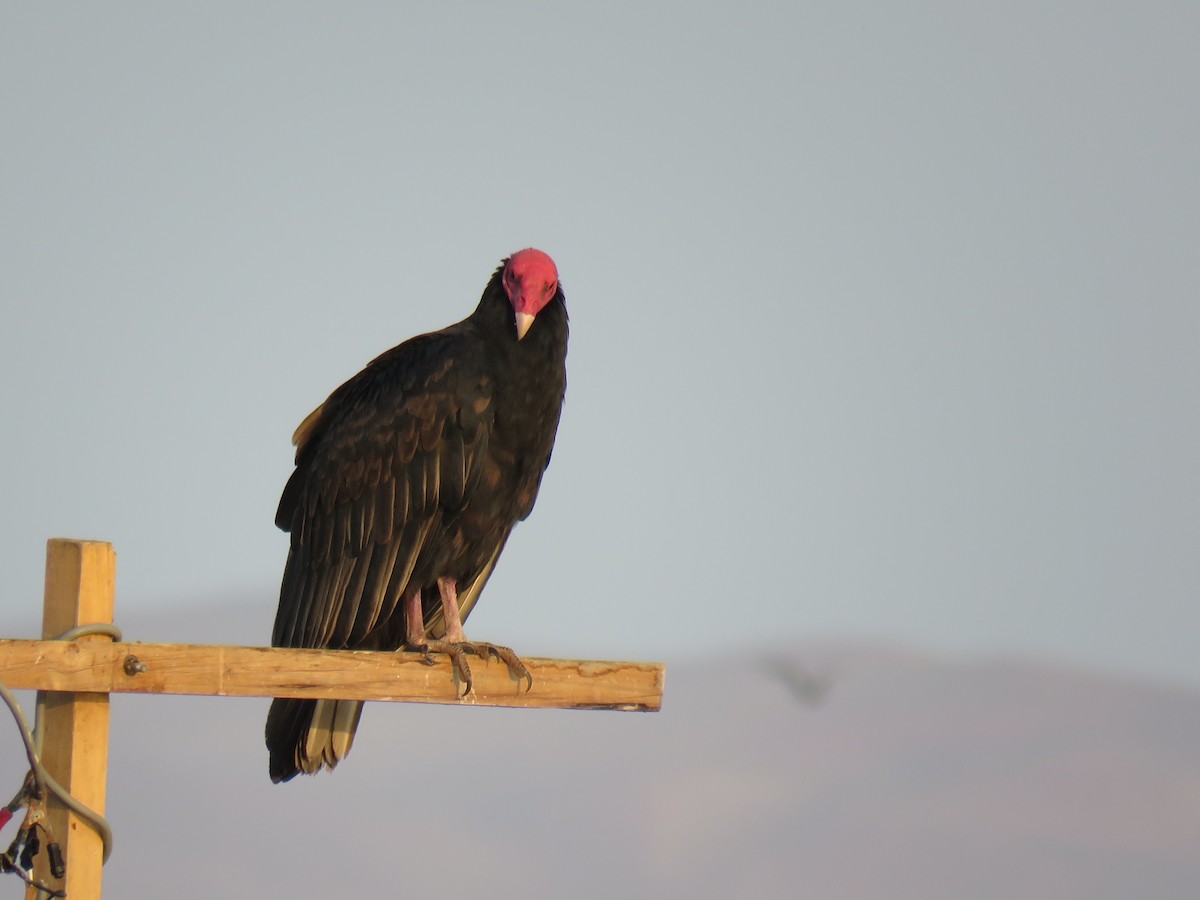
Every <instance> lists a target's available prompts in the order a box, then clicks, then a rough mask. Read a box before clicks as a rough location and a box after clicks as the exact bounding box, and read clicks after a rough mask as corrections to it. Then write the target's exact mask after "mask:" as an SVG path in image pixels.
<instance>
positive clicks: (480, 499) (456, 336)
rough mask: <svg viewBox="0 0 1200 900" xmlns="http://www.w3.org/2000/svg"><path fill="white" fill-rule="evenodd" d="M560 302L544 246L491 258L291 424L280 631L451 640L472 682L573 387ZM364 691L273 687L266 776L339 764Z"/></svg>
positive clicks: (283, 505)
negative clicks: (470, 626)
mask: <svg viewBox="0 0 1200 900" xmlns="http://www.w3.org/2000/svg"><path fill="white" fill-rule="evenodd" d="M566 356H567V308H566V302H565V298H564V297H563V292H562V289H561V288H560V286H559V283H558V269H557V268H556V267H555V265H554V261H553V260H551V259H550V257H549V256H547V255H546V254H545V253H543V252H542V251H540V250H533V249H528V250H521V251H519V252H517V253H514V254H513V255H512V256H511V257H509V258H508V259H505V260H504V261H503V262H501V264H500V266H499V268H497V269H496V271H495V273H494V274H493V275H492V278H491V280H490V281H489V282H488V285H487V287H486V288H485V289H484V291H483V297H482V298H481V299H480V301H479V306H478V307H476V309H475V312H473V313H472V314H471V315H470V316H468V317H467V318H465V319H463V320H462V321H461V322H458V323H457V324H454V325H451V326H450V327H449V328H444V329H442V330H441V331H435V332H432V333H430V334H423V335H420V336H418V337H414V338H412V339H411V340H408V341H405V342H404V343H403V344H400V345H399V346H398V347H393V348H392V349H391V350H388V351H387V352H386V353H384V354H382V355H381V356H379V357H377V358H376V359H375V360H374V361H373V362H371V363H370V364H369V365H368V366H367V367H366V368H365V369H363V370H362V371H361V372H359V373H358V374H357V375H355V376H354V377H353V378H351V379H350V380H349V381H347V382H346V383H345V384H343V385H342V386H341V387H339V388H338V389H337V390H336V391H334V392H333V393H332V394H330V395H329V399H328V400H326V401H325V402H324V403H322V404H321V405H320V406H319V407H317V409H316V410H314V411H313V412H312V413H311V414H310V415H309V416H308V417H307V418H306V419H305V420H304V421H303V422H301V423H300V427H299V428H297V429H296V433H295V435H294V436H293V438H292V442H293V443H294V444H295V445H296V469H295V471H294V472H293V473H292V476H291V478H290V479H289V480H288V482H287V486H286V487H284V489H283V496H282V497H281V498H280V501H279V511H278V513H277V514H276V517H275V524H277V525H278V526H279V527H280V528H282V529H283V530H284V531H288V532H290V533H291V546H290V548H289V550H288V558H287V565H286V566H285V568H284V572H283V584H282V586H281V587H280V591H279V611H278V613H277V614H276V617H275V629H274V634H273V636H272V641H271V642H272V644H273V645H274V646H277V647H325V648H330V649H354V650H398V649H401V648H407V649H416V650H424V651H425V652H427V653H428V652H430V651H433V652H444V653H448V654H450V656H451V660H452V661H453V663H454V668H455V671H456V672H457V673H458V675H459V678H460V680H461V681H462V682H463V683H464V685H465V689H464V694H465V693H469V692H470V689H471V675H470V670H469V668H468V667H467V664H466V661H465V659H464V657H463V654H464V652H468V653H473V654H475V655H477V656H486V655H487V654H491V655H494V656H497V657H498V658H500V659H502V660H503V661H504V662H505V663H506V664H507V665H508V667H509V670H510V672H512V673H513V675H514V677H517V678H522V677H525V678H528V677H529V675H528V672H527V671H526V669H525V667H524V665H522V664H521V662H520V660H519V659H517V657H516V656H515V655H514V654H513V652H512V651H511V650H509V649H508V648H506V647H497V646H495V645H492V644H483V643H470V642H468V641H466V639H465V638H464V636H463V632H462V622H463V621H465V620H466V618H467V615H468V614H469V613H470V612H471V610H472V609H473V608H474V606H475V603H476V601H477V600H478V599H479V594H480V592H481V591H482V590H483V586H484V585H485V584H486V583H487V580H488V576H489V575H491V574H492V569H493V568H494V567H495V565H496V559H497V558H498V557H499V556H500V551H501V550H503V549H504V544H505V542H506V541H507V540H508V536H509V534H510V533H511V532H512V529H513V526H514V525H515V524H516V523H517V522H518V521H520V520H521V519H524V518H525V517H526V516H528V515H529V513H530V511H531V510H532V509H533V503H534V500H535V499H536V498H537V493H538V487H539V485H540V484H541V480H542V474H543V472H544V471H545V469H546V466H547V464H548V463H549V462H550V451H551V449H552V447H553V445H554V435H555V432H556V431H557V429H558V418H559V413H560V412H561V410H562V403H563V394H564V392H565V391H566V384H567V374H566ZM361 713H362V703H361V702H358V701H347V700H338V701H334V700H296V699H288V698H279V699H276V700H274V701H273V702H272V704H271V711H270V713H269V714H268V716H267V729H266V738H267V749H268V750H269V751H270V757H271V759H270V772H271V780H272V781H275V782H280V781H287V780H288V779H290V778H293V777H294V776H296V775H297V774H299V773H300V772H304V773H307V774H312V773H314V772H317V771H318V770H320V769H321V768H322V766H328V767H329V768H331V769H332V768H333V767H334V766H336V765H337V763H338V762H339V761H340V760H341V759H342V758H343V757H345V756H346V754H347V753H348V752H349V751H350V744H351V742H352V741H353V739H354V729H355V728H356V727H357V725H358V719H359V716H360V714H361Z"/></svg>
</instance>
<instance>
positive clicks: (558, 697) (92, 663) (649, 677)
mask: <svg viewBox="0 0 1200 900" xmlns="http://www.w3.org/2000/svg"><path fill="white" fill-rule="evenodd" d="M430 660H432V665H431V664H429V663H430ZM468 662H469V664H470V667H471V676H472V681H473V683H474V690H473V691H472V693H471V694H468V695H467V696H465V697H459V696H458V695H459V693H460V692H461V691H462V685H460V684H459V683H458V682H457V680H456V678H455V676H454V673H453V670H452V667H451V665H450V662H449V659H448V658H447V657H446V656H444V655H442V654H437V655H435V656H432V657H430V658H429V659H427V658H426V657H424V656H422V655H421V654H419V653H382V652H359V651H350V650H287V649H282V648H278V647H229V646H205V645H200V644H126V643H120V644H114V643H110V642H107V641H105V642H97V641H91V640H89V641H88V642H86V643H84V642H83V641H79V642H67V641H26V640H0V672H3V678H4V683H5V684H7V685H8V686H9V687H10V688H30V689H36V690H47V691H73V692H78V693H101V694H106V693H131V694H204V695H214V696H219V697H303V698H310V699H320V698H331V699H337V700H391V701H401V702H408V703H449V704H460V705H461V704H466V705H474V706H512V707H525V708H556V709H612V710H631V711H641V712H653V711H656V710H658V709H659V707H661V705H662V692H663V677H664V670H663V666H662V665H661V664H659V663H634V662H593V661H585V660H564V659H533V658H528V657H522V662H524V663H525V665H526V666H527V667H528V669H529V672H530V674H531V675H532V676H533V685H532V687H531V688H530V689H529V690H528V691H526V689H525V688H526V682H524V681H522V682H520V683H518V682H517V681H516V680H515V679H513V677H512V676H511V675H510V674H509V672H508V669H507V667H506V666H505V665H504V664H503V663H500V662H497V661H495V660H490V661H487V662H485V661H484V660H481V659H477V658H475V657H468ZM142 667H144V671H142V670H141V669H142Z"/></svg>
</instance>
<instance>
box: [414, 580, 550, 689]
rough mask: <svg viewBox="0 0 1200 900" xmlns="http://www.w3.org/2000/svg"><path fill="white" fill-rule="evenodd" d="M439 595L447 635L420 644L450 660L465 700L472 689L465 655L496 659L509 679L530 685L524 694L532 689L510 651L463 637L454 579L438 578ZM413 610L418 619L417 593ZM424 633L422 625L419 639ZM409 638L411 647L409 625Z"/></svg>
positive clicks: (518, 660)
mask: <svg viewBox="0 0 1200 900" xmlns="http://www.w3.org/2000/svg"><path fill="white" fill-rule="evenodd" d="M438 594H440V595H441V598H442V617H443V618H444V619H445V623H446V635H445V637H444V638H443V639H442V640H440V641H423V642H422V643H423V644H424V646H425V648H426V651H427V652H428V651H433V652H437V653H446V654H448V655H449V656H450V663H451V665H452V666H453V667H454V671H455V673H456V674H457V675H458V677H459V680H461V681H462V683H463V686H464V690H463V696H464V697H465V696H467V694H469V693H471V691H472V690H473V689H474V685H473V683H472V680H471V668H470V666H468V665H467V660H466V654H467V653H471V654H474V655H475V656H479V657H482V658H484V659H487V657H488V656H489V655H491V656H494V657H496V659H498V660H500V661H501V662H503V663H504V664H505V665H506V666H508V672H509V674H510V675H512V676H513V678H515V679H516V680H517V681H518V682H520V681H528V682H529V686H528V687H527V688H526V690H529V688H531V687H533V676H532V675H530V674H529V669H527V668H526V667H525V664H524V663H523V662H521V660H520V659H519V658H518V657H517V654H515V653H513V651H512V649H511V648H509V647H501V646H500V645H499V644H488V643H485V642H482V641H468V640H467V638H466V635H464V634H463V627H462V615H461V613H460V612H459V610H458V582H457V581H455V580H454V579H453V578H439V579H438ZM408 602H409V603H410V607H409V611H408V614H409V621H410V622H411V621H412V616H413V612H412V609H411V603H412V600H411V598H410V599H409V601H408ZM416 607H417V612H416V615H417V617H418V619H419V618H420V608H421V595H420V592H419V591H418V592H417V599H416ZM424 632H425V629H424V627H423V625H422V628H421V634H422V636H424ZM409 635H410V639H409V643H410V645H411V644H413V641H412V640H411V637H412V626H411V624H410V625H409Z"/></svg>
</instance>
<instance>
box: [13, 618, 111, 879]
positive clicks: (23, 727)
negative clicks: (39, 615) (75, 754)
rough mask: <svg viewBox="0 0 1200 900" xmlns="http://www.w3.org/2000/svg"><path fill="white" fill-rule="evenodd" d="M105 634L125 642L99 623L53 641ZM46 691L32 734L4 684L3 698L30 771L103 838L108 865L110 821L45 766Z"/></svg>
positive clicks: (40, 697)
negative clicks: (16, 730)
mask: <svg viewBox="0 0 1200 900" xmlns="http://www.w3.org/2000/svg"><path fill="white" fill-rule="evenodd" d="M96 634H101V635H105V636H107V637H110V638H112V639H113V640H114V641H120V640H121V629H120V628H118V627H117V626H115V625H112V624H108V623H97V624H94V625H80V626H78V627H76V628H71V629H68V630H67V631H64V632H63V633H62V634H60V635H58V636H57V637H54V638H50V640H55V641H73V640H76V639H77V638H81V637H88V636H90V635H96ZM45 693H46V692H45V691H38V692H37V714H36V717H35V719H34V726H33V732H32V733H31V732H30V730H29V723H28V722H27V720H26V719H25V713H24V712H22V710H21V706H20V704H19V703H17V700H16V698H15V697H14V696H13V695H12V693H11V692H10V691H9V690H8V688H7V687H6V686H5V685H4V683H3V682H2V681H0V696H2V697H3V698H4V702H5V703H6V704H8V708H9V710H11V711H12V714H13V718H14V719H16V722H17V728H18V730H19V731H20V732H21V740H22V742H23V743H24V744H25V755H26V756H28V757H29V768H30V771H32V772H33V777H34V779H35V780H36V781H37V784H38V787H39V788H40V789H41V790H42V791H43V792H45V791H49V792H50V793H52V794H53V795H54V796H55V797H57V798H58V799H59V800H60V801H62V803H63V805H64V806H66V807H67V808H68V809H70V810H71V811H72V812H73V813H75V815H77V816H79V817H80V818H81V819H83V820H85V821H86V822H87V823H88V824H89V825H91V826H92V828H94V829H95V830H96V832H97V834H99V835H100V841H101V843H102V844H103V845H104V857H103V859H104V862H106V863H107V862H108V858H109V857H110V856H112V847H113V834H112V828H111V826H109V824H108V821H107V820H106V819H105V818H104V816H102V815H100V813H98V812H96V811H95V810H94V809H91V808H90V807H88V806H85V805H84V804H83V803H80V802H79V801H78V800H76V799H75V798H74V797H72V796H71V794H70V793H69V792H68V791H67V789H66V788H64V787H63V786H62V785H61V784H59V783H58V781H57V780H56V779H55V778H54V776H52V775H51V774H50V773H49V772H47V771H46V769H45V767H43V766H42V761H41V753H42V738H43V723H44V713H45V705H46V697H45Z"/></svg>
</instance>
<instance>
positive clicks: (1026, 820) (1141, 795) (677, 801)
mask: <svg viewBox="0 0 1200 900" xmlns="http://www.w3.org/2000/svg"><path fill="white" fill-rule="evenodd" d="M237 609H240V610H242V611H241V612H238V611H236V609H235V608H233V607H231V608H230V609H228V610H224V609H223V610H220V611H217V613H216V614H214V612H213V611H208V612H195V613H186V612H185V613H180V614H177V615H173V616H170V617H168V616H165V615H164V616H162V617H155V616H150V615H145V614H140V615H139V614H130V615H129V616H126V617H125V618H124V620H123V624H124V625H125V628H126V633H127V637H129V638H130V639H143V640H179V639H181V637H182V635H183V634H185V633H186V634H187V635H188V638H187V639H188V640H190V641H210V640H213V641H230V642H241V643H248V642H249V641H246V640H245V639H244V636H245V635H246V634H247V633H258V632H262V631H263V630H264V629H269V626H270V614H271V610H269V609H268V610H266V611H265V612H264V611H263V609H262V608H261V604H256V605H253V606H251V605H249V604H246V605H243V606H241V607H238V608H237ZM251 620H253V621H251ZM260 620H261V621H260ZM264 623H265V624H264ZM518 649H519V648H518ZM538 652H541V650H540V648H539V650H538ZM666 684H667V689H666V697H665V704H664V709H663V711H662V712H661V713H658V714H632V713H603V712H565V711H513V710H494V709H483V708H472V709H455V708H448V707H434V706H416V705H414V706H400V705H386V704H372V705H370V706H368V708H367V710H366V713H365V715H364V718H363V725H362V728H361V729H360V732H359V738H358V742H357V743H356V745H355V748H354V752H353V753H352V754H351V756H350V758H349V760H348V761H347V762H346V763H345V764H344V765H343V766H342V767H341V768H340V769H339V770H338V771H337V773H336V774H334V775H332V776H329V775H323V776H319V777H316V778H312V779H303V780H299V779H298V780H297V781H295V782H292V783H290V784H287V785H283V786H275V785H272V784H270V782H269V781H268V779H267V774H266V754H265V750H264V748H263V746H262V724H263V718H264V716H265V715H266V708H267V701H265V700H261V701H260V700H228V699H225V700H217V699H210V698H176V699H169V700H166V699H163V698H149V697H134V696H117V697H114V701H113V720H112V726H113V736H112V748H111V777H110V783H109V814H110V819H111V821H112V823H113V826H114V829H115V832H116V844H115V852H114V855H113V858H112V861H111V863H110V865H109V866H108V869H107V871H106V896H111V897H114V898H126V900H137V898H152V897H154V898H157V897H170V898H175V900H192V898H196V900H199V898H205V900H207V898H210V897H213V896H230V897H296V898H305V897H314V898H316V897H320V898H325V897H334V896H336V897H347V896H371V897H374V896H388V897H391V896H446V895H447V893H448V892H449V893H450V894H453V895H454V896H463V897H482V898H488V900H502V898H521V900H529V898H535V897H538V898H540V897H555V898H557V897H572V898H612V897H620V896H625V897H712V898H718V897H722V898H723V897H731V896H755V897H788V898H793V897H813V898H837V900H853V898H889V900H891V898H920V900H939V898H946V900H951V898H953V900H961V898H968V897H969V898H976V900H978V898H1005V900H1010V898H1016V897H1020V898H1036V897H1045V898H1088V900H1097V898H1114V900H1117V898H1120V900H1126V898H1130V897H1154V898H1158V900H1170V898H1180V900H1184V898H1187V900H1194V898H1196V897H1200V692H1196V691H1187V690H1177V689H1170V688H1165V687H1161V686H1155V685H1148V684H1141V683H1133V682H1130V681H1125V680H1120V679H1117V678H1113V677H1109V676H1106V675H1103V674H1098V673H1093V672H1086V671H1077V670H1070V669H1065V668H1058V667H1055V666H1052V665H1046V664H1042V663H1036V662H1030V661H1022V660H1014V659H994V660H982V661H981V660H965V661H964V660H958V661H955V660H946V659H937V658H932V657H929V656H925V655H921V654H919V653H914V652H909V651H906V650H903V649H896V648H889V647H881V646H871V645H866V644H854V643H846V644H842V645H833V644H819V645H818V644H795V645H792V646H787V647H782V648H781V649H780V651H779V652H778V653H775V654H771V655H768V656H766V657H762V656H760V655H759V654H757V653H755V652H751V651H750V650H744V651H740V652H739V651H730V652H726V653H722V654H720V655H714V656H713V657H711V658H706V659H691V660H682V661H678V662H674V663H671V664H670V666H669V669H668V673H667V682H666ZM10 732H11V729H0V733H3V734H7V735H9V736H8V737H6V738H4V739H3V740H2V741H0V775H3V776H4V777H5V778H6V779H7V783H8V784H9V785H10V786H11V787H12V788H13V789H15V787H16V785H17V783H18V782H19V779H20V777H21V774H22V771H23V765H22V762H23V761H22V760H21V758H20V751H19V748H18V745H17V743H16V739H15V736H13V735H12V734H10ZM11 828H12V826H11V825H10V826H9V829H11ZM3 839H4V840H6V841H7V840H8V839H9V835H8V834H7V832H6V834H5V836H4V838H3ZM20 888H21V886H20V884H19V882H17V881H16V879H15V878H12V876H8V877H7V878H4V877H0V897H14V898H16V897H19V896H21V895H22V891H21V890H20Z"/></svg>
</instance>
